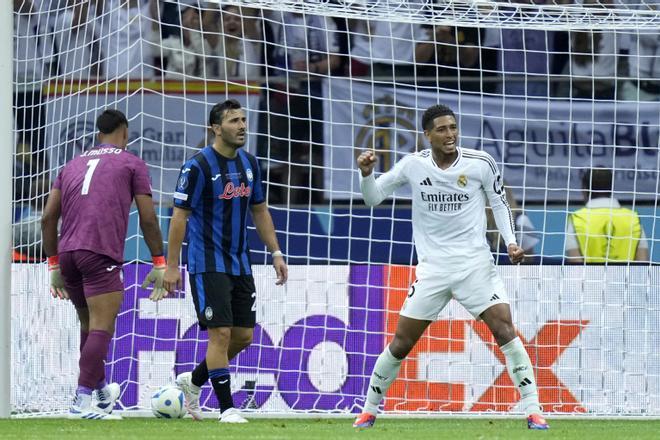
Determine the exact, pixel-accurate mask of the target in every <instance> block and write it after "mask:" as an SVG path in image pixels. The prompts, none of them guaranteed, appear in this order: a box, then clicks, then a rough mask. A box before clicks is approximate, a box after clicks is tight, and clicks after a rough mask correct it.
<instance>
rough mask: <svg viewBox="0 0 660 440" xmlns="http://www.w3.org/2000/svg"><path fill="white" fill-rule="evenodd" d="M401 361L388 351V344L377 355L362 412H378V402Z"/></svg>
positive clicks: (390, 382)
mask: <svg viewBox="0 0 660 440" xmlns="http://www.w3.org/2000/svg"><path fill="white" fill-rule="evenodd" d="M401 361H402V359H397V358H395V357H394V355H393V354H392V352H390V347H389V345H388V346H387V347H385V350H383V352H382V353H381V354H380V356H378V360H376V365H374V371H373V373H371V379H370V380H369V390H368V391H367V400H366V402H365V403H364V412H368V413H370V414H373V415H376V414H378V406H379V405H380V402H381V401H382V400H383V397H384V396H385V394H387V390H388V389H389V388H390V385H392V382H394V379H396V377H397V375H398V374H399V369H400V368H401Z"/></svg>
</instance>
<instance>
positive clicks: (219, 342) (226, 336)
mask: <svg viewBox="0 0 660 440" xmlns="http://www.w3.org/2000/svg"><path fill="white" fill-rule="evenodd" d="M208 332H209V345H213V346H218V347H225V348H226V347H227V346H228V345H229V341H231V329H230V328H229V327H216V328H209V329H208Z"/></svg>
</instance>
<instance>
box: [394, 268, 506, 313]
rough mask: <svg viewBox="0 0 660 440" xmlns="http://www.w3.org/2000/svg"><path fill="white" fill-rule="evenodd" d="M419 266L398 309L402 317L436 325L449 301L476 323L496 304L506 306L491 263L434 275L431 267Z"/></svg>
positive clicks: (498, 277)
mask: <svg viewBox="0 0 660 440" xmlns="http://www.w3.org/2000/svg"><path fill="white" fill-rule="evenodd" d="M420 266H421V267H420ZM420 266H418V267H417V271H416V272H417V279H416V280H415V282H414V283H413V284H412V285H411V286H410V289H409V290H408V297H407V298H406V300H405V302H404V303H403V306H402V307H401V312H400V314H401V315H402V316H406V317H408V318H413V319H420V320H424V321H435V320H437V319H438V315H440V312H442V310H443V309H444V308H445V306H446V305H447V304H448V303H449V300H450V299H451V298H454V299H456V301H458V302H459V303H460V304H461V305H462V306H463V307H465V309H466V310H467V311H468V312H470V314H471V315H472V316H474V317H475V318H476V319H480V318H479V315H481V314H482V313H483V312H484V311H485V310H486V309H488V308H489V307H491V306H493V305H495V304H509V297H508V295H507V294H506V290H505V288H504V283H503V282H502V279H501V278H500V276H499V274H498V273H497V271H496V270H495V265H494V264H493V263H492V262H486V263H485V264H480V265H478V266H475V267H470V268H463V269H462V270H457V271H453V272H446V271H442V272H437V271H434V270H433V268H432V267H428V266H426V265H423V264H420Z"/></svg>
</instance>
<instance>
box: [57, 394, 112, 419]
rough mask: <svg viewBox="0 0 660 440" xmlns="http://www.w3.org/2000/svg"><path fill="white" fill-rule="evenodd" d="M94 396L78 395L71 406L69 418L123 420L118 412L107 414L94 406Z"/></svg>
mask: <svg viewBox="0 0 660 440" xmlns="http://www.w3.org/2000/svg"><path fill="white" fill-rule="evenodd" d="M91 403H92V396H90V395H77V396H76V398H75V399H74V401H73V404H72V405H71V407H70V408H69V413H68V415H67V417H68V418H69V419H85V420H121V419H122V418H121V416H120V415H117V414H107V413H105V412H103V411H99V410H98V409H96V408H94V407H92V405H91Z"/></svg>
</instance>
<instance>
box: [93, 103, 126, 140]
mask: <svg viewBox="0 0 660 440" xmlns="http://www.w3.org/2000/svg"><path fill="white" fill-rule="evenodd" d="M122 125H123V126H125V127H126V128H128V119H126V116H125V115H124V114H123V113H122V112H120V111H119V110H116V109H108V110H105V111H104V112H103V113H101V114H100V115H99V116H98V118H96V128H97V129H98V130H99V132H100V133H103V134H110V133H113V132H114V131H116V130H117V129H118V128H120V127H121V126H122Z"/></svg>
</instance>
